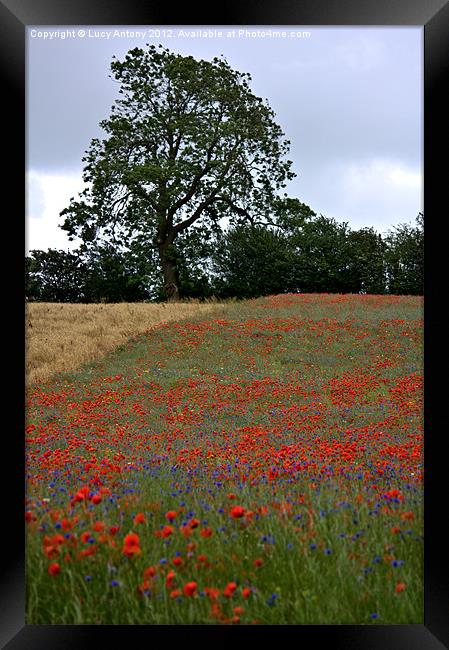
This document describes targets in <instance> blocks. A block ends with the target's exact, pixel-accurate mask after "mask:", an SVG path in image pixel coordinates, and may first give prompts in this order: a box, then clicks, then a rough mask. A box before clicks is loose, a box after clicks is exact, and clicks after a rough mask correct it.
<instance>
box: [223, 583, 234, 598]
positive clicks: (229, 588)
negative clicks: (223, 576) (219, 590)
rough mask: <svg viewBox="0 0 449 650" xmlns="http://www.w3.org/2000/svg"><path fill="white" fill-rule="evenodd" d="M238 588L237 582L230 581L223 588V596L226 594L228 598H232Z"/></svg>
mask: <svg viewBox="0 0 449 650" xmlns="http://www.w3.org/2000/svg"><path fill="white" fill-rule="evenodd" d="M236 589H237V584H236V583H235V582H228V584H227V585H226V587H225V588H224V590H223V596H226V598H232V594H233V593H234V591H235V590H236Z"/></svg>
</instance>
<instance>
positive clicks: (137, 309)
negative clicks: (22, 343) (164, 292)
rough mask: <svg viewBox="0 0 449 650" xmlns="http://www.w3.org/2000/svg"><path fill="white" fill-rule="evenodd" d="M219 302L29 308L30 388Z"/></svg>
mask: <svg viewBox="0 0 449 650" xmlns="http://www.w3.org/2000/svg"><path fill="white" fill-rule="evenodd" d="M214 308H215V306H214V303H212V302H209V303H195V302H182V303H177V304H176V305H170V304H166V303H157V304H155V303H153V304H144V303H118V304H96V305H83V304H76V305H75V304H73V305H72V304H66V303H50V302H36V303H28V304H27V305H26V312H25V316H26V321H25V322H26V332H27V350H26V352H27V354H26V378H27V384H28V385H33V384H35V383H37V382H42V381H47V380H48V379H50V378H51V377H52V376H53V374H54V373H55V372H67V371H70V370H75V369H76V368H78V367H79V366H81V365H83V364H86V363H89V362H91V361H94V360H95V359H98V358H99V357H101V356H102V355H104V354H106V353H107V352H110V351H111V350H113V349H114V348H115V347H117V346H118V345H121V344H122V343H124V342H125V341H127V340H128V339H129V338H130V337H132V336H135V335H136V334H138V333H139V332H144V331H145V330H148V329H149V328H150V327H154V326H155V325H158V324H159V323H163V322H166V321H171V320H179V319H180V318H189V317H192V316H195V315H198V314H205V313H208V312H210V311H211V310H213V309H214Z"/></svg>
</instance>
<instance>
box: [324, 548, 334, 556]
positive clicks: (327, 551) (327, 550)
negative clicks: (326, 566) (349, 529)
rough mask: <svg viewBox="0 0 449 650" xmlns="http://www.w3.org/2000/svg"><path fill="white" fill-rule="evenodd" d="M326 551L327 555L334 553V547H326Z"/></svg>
mask: <svg viewBox="0 0 449 650" xmlns="http://www.w3.org/2000/svg"><path fill="white" fill-rule="evenodd" d="M324 552H325V553H326V555H330V554H331V553H332V549H331V548H326V549H324Z"/></svg>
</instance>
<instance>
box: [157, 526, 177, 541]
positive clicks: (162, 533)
mask: <svg viewBox="0 0 449 650" xmlns="http://www.w3.org/2000/svg"><path fill="white" fill-rule="evenodd" d="M173 531H174V528H173V526H163V528H161V530H157V531H156V533H155V535H156V536H157V537H164V538H167V537H170V535H171V534H172V533H173Z"/></svg>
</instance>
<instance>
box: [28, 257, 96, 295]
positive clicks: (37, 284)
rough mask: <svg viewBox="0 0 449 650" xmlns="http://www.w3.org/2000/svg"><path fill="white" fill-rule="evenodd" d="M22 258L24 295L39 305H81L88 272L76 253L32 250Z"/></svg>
mask: <svg viewBox="0 0 449 650" xmlns="http://www.w3.org/2000/svg"><path fill="white" fill-rule="evenodd" d="M30 254H31V255H30V257H27V258H25V296H26V298H27V299H28V300H30V301H33V300H38V301H41V302H82V301H83V299H85V297H86V296H85V285H86V280H87V275H88V270H87V266H86V264H85V262H84V261H83V259H82V257H81V256H80V254H79V253H78V252H75V253H70V252H65V251H63V250H59V251H58V250H56V249H48V251H41V250H32V251H30Z"/></svg>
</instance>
